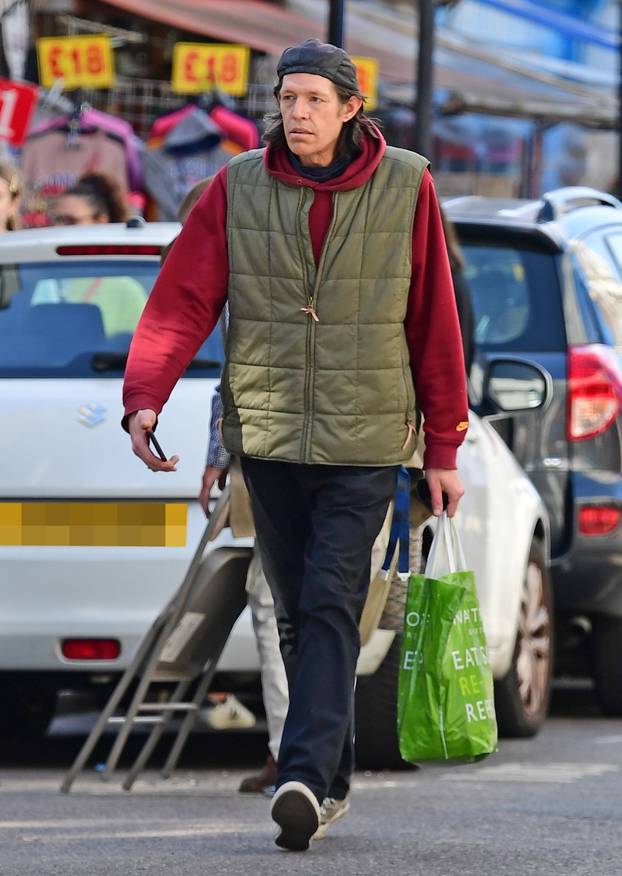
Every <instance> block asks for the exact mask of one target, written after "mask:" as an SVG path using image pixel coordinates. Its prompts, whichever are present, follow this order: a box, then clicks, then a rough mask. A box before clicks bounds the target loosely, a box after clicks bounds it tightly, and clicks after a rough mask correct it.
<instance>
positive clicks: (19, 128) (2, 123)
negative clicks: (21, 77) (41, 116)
mask: <svg viewBox="0 0 622 876" xmlns="http://www.w3.org/2000/svg"><path fill="white" fill-rule="evenodd" d="M36 103H37V89H36V88H35V86H34V85H25V84H23V83H21V82H12V81H11V80H10V79H0V140H7V141H8V142H9V143H11V144H12V145H13V146H20V145H21V144H22V143H23V142H24V140H25V139H26V134H27V133H28V126H29V125H30V119H31V117H32V113H33V110H34V108H35V104H36Z"/></svg>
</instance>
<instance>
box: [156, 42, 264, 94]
mask: <svg viewBox="0 0 622 876" xmlns="http://www.w3.org/2000/svg"><path fill="white" fill-rule="evenodd" d="M249 61H250V49H249V48H248V46H234V45H216V44H210V43H176V45H175V48H174V50H173V73H172V77H171V85H172V88H173V91H177V92H178V93H180V94H199V93H200V92H201V91H211V89H213V88H217V89H218V90H219V91H223V92H224V93H225V94H232V95H234V96H235V97H241V96H242V95H243V94H246V89H247V88H248V67H249Z"/></svg>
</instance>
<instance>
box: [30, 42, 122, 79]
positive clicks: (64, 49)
mask: <svg viewBox="0 0 622 876" xmlns="http://www.w3.org/2000/svg"><path fill="white" fill-rule="evenodd" d="M37 55H38V58H39V78H40V80H41V85H43V87H44V88H51V87H52V85H54V83H55V82H56V81H57V80H58V79H62V81H63V88H64V90H65V91H71V90H72V89H74V88H110V87H111V86H112V85H113V84H114V58H113V53H112V47H111V45H110V37H108V36H101V35H93V36H75V37H41V39H38V40H37Z"/></svg>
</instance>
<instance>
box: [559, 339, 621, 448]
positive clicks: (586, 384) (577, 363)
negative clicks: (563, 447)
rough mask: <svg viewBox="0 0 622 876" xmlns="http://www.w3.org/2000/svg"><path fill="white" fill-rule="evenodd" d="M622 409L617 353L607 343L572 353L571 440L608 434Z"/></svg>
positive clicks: (569, 394) (569, 392)
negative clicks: (606, 432) (607, 431)
mask: <svg viewBox="0 0 622 876" xmlns="http://www.w3.org/2000/svg"><path fill="white" fill-rule="evenodd" d="M621 409H622V373H621V372H620V366H619V364H618V360H617V357H616V354H615V353H614V352H613V350H612V349H611V348H610V347H606V346H605V345H604V344H590V345H589V346H585V347H570V348H569V351H568V420H567V425H566V429H567V437H568V440H569V441H584V440H585V439H587V438H594V436H595V435H600V434H601V433H602V432H605V431H606V430H607V429H608V428H609V427H610V426H611V425H612V424H613V423H614V422H615V420H616V418H617V416H618V414H619V413H620V410H621Z"/></svg>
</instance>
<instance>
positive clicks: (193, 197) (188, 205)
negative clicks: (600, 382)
mask: <svg viewBox="0 0 622 876" xmlns="http://www.w3.org/2000/svg"><path fill="white" fill-rule="evenodd" d="M213 179H214V176H213V175H212V176H206V177H205V179H201V180H199V182H198V183H195V184H194V185H193V186H192V188H191V189H189V190H188V191H187V192H186V194H185V195H184V199H183V201H182V202H181V204H180V205H179V208H178V210H177V218H178V220H179V221H180V222H181V224H182V225H183V224H184V222H185V221H186V219H187V218H188V215H189V213H190V211H191V210H192V208H193V207H194V205H195V204H196V202H197V201H198V200H199V198H200V197H201V195H202V194H203V192H204V191H205V189H206V188H207V187H208V185H209V184H210V183H211V181H212V180H213Z"/></svg>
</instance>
